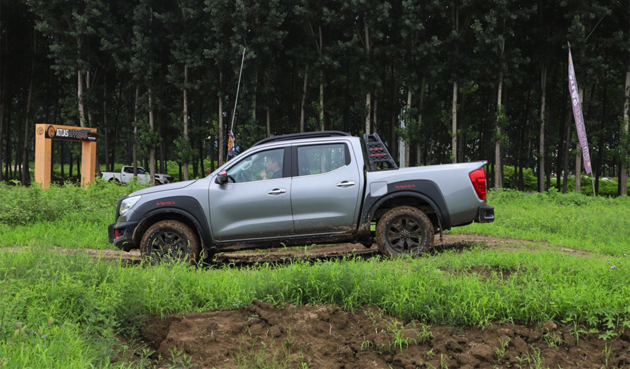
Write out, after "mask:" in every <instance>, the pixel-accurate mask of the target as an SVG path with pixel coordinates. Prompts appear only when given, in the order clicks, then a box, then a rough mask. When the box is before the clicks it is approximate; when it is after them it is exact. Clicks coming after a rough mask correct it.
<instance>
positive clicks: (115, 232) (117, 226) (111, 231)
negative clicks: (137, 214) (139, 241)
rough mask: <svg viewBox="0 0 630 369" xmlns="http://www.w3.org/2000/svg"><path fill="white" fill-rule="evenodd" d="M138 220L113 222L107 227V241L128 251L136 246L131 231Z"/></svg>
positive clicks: (134, 228)
mask: <svg viewBox="0 0 630 369" xmlns="http://www.w3.org/2000/svg"><path fill="white" fill-rule="evenodd" d="M139 223H140V222H120V223H113V224H110V225H109V226H108V227H107V233H108V235H109V243H111V244H113V245H114V246H116V247H118V248H119V249H121V250H124V251H129V250H131V249H135V248H137V246H136V245H134V243H133V239H132V237H133V232H134V231H135V230H136V227H137V226H138V224H139Z"/></svg>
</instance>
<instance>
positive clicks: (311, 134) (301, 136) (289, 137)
mask: <svg viewBox="0 0 630 369" xmlns="http://www.w3.org/2000/svg"><path fill="white" fill-rule="evenodd" d="M335 136H350V134H349V133H346V132H341V131H319V132H303V133H291V134H288V135H281V136H274V137H269V138H264V139H262V140H260V141H258V142H256V143H255V144H253V145H252V147H254V146H258V145H262V144H266V143H270V142H275V141H288V140H299V139H305V138H319V137H335Z"/></svg>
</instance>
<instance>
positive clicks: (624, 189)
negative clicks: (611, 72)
mask: <svg viewBox="0 0 630 369" xmlns="http://www.w3.org/2000/svg"><path fill="white" fill-rule="evenodd" d="M624 96H625V100H624V103H623V124H622V127H623V128H622V129H623V132H622V134H621V137H624V136H625V137H626V138H627V137H628V128H629V127H628V120H629V119H630V116H629V114H628V112H629V110H630V100H629V99H630V70H628V71H627V72H626V87H625V90H624ZM627 149H628V148H627V147H623V146H622V147H621V170H620V171H619V186H620V188H619V195H620V196H626V195H628V163H627V161H626V160H627V157H628V154H629V153H628V151H627Z"/></svg>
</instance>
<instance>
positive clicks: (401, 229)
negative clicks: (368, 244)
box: [376, 206, 435, 256]
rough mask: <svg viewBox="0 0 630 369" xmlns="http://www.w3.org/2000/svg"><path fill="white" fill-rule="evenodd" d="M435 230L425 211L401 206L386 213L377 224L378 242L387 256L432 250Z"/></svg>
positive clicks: (380, 249) (380, 248)
mask: <svg viewBox="0 0 630 369" xmlns="http://www.w3.org/2000/svg"><path fill="white" fill-rule="evenodd" d="M434 233H435V230H434V228H433V223H431V220H430V219H429V217H427V215H426V214H425V213H423V212H422V211H420V210H418V209H416V208H414V207H411V206H399V207H396V208H393V209H391V210H389V211H388V212H387V213H385V214H384V215H383V216H382V217H381V219H380V220H379V221H378V224H377V225H376V244H377V245H378V249H379V251H380V252H381V254H383V255H386V256H399V255H411V256H415V255H419V254H421V253H423V252H427V251H429V250H431V248H432V247H433V236H434Z"/></svg>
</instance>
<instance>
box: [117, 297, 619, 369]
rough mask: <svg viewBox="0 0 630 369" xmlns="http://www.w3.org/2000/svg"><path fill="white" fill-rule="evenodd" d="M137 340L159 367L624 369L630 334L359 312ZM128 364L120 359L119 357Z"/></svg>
mask: <svg viewBox="0 0 630 369" xmlns="http://www.w3.org/2000/svg"><path fill="white" fill-rule="evenodd" d="M147 326H148V327H149V328H148V330H147V331H146V332H145V334H144V336H143V342H144V344H146V345H148V346H149V347H150V348H151V349H152V350H154V351H155V352H154V354H153V355H152V356H151V359H152V361H153V364H155V365H156V366H157V367H167V366H168V365H172V364H173V363H172V362H171V361H172V359H171V357H172V353H173V352H179V353H180V355H181V356H180V359H181V358H183V355H186V358H187V359H190V360H191V363H194V364H198V365H199V366H198V367H199V368H326V369H331V368H344V369H349V368H357V369H364V368H402V369H416V368H447V367H448V368H559V367H560V368H604V367H607V368H613V367H615V368H622V367H623V368H625V367H627V366H628V365H630V351H629V350H628V349H629V347H630V332H628V330H626V332H624V333H622V334H621V335H619V336H617V337H615V338H613V339H611V340H608V341H604V340H602V339H599V338H598V337H597V334H594V333H591V334H584V333H581V334H580V335H579V340H577V339H576V336H575V334H574V333H572V332H573V328H574V327H573V326H572V325H566V326H558V325H556V324H555V323H553V322H550V321H548V322H547V323H546V324H545V325H544V327H539V326H536V325H531V324H511V323H510V324H507V323H506V324H503V325H502V324H497V323H495V324H490V325H489V326H487V327H483V328H479V327H464V328H462V327H449V326H434V327H429V326H426V325H425V324H423V323H422V322H417V321H413V322H406V321H402V320H400V319H396V318H394V317H391V316H388V315H386V314H384V313H383V312H382V311H380V310H379V309H377V308H375V307H363V308H359V309H357V310H355V313H354V314H352V313H350V312H347V311H343V310H342V309H341V308H339V307H338V306H333V305H321V306H310V305H305V306H295V305H292V304H287V305H285V306H284V307H278V306H274V305H271V304H268V303H264V302H260V301H254V302H253V303H252V304H251V305H249V306H248V307H247V308H244V309H241V310H231V311H210V312H205V313H190V314H186V315H170V316H167V317H165V318H164V319H160V318H153V319H152V320H150V321H149V322H148V324H147ZM120 359H123V360H124V359H125V358H122V357H121V358H120Z"/></svg>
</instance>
